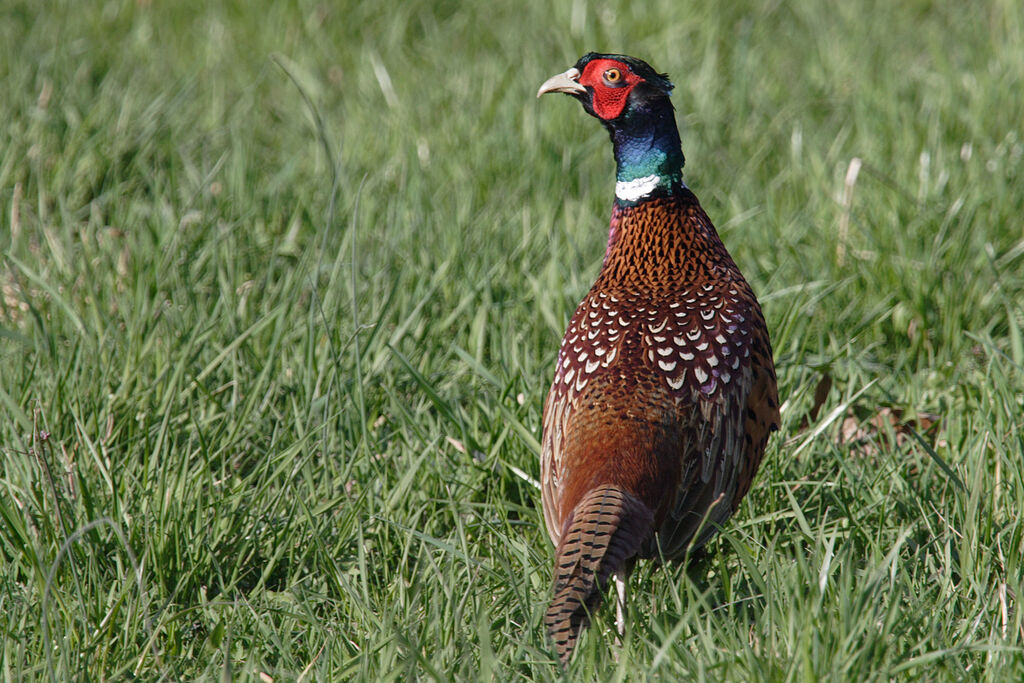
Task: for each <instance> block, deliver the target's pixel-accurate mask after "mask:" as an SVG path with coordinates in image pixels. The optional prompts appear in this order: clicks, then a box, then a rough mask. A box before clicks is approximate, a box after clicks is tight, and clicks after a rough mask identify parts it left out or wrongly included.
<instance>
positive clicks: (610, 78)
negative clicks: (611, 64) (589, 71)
mask: <svg viewBox="0 0 1024 683" xmlns="http://www.w3.org/2000/svg"><path fill="white" fill-rule="evenodd" d="M601 75H602V76H603V77H604V82H605V83H607V84H609V85H618V84H619V83H620V82H621V81H622V72H621V71H619V70H618V69H608V70H606V71H605V72H604V73H603V74H601Z"/></svg>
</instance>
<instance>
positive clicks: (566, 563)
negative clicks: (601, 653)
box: [544, 486, 654, 665]
mask: <svg viewBox="0 0 1024 683" xmlns="http://www.w3.org/2000/svg"><path fill="white" fill-rule="evenodd" d="M570 519H571V522H570V524H569V528H568V530H566V532H565V533H564V534H562V539H561V541H560V542H559V544H558V548H557V550H556V553H555V588H554V598H552V600H551V604H550V605H549V606H548V611H547V614H546V615H545V617H544V624H545V625H546V626H547V629H548V635H549V636H550V637H551V640H552V641H553V642H554V644H555V650H556V651H557V652H558V657H559V659H561V661H562V664H563V665H564V664H565V663H566V662H568V661H569V657H570V655H572V651H573V648H575V647H576V641H577V640H578V639H579V636H580V631H581V630H582V629H583V627H584V626H586V624H587V620H588V616H589V613H590V612H591V611H592V610H594V609H595V608H596V607H597V606H598V605H599V604H600V602H601V593H602V591H603V589H604V587H605V584H606V583H607V581H608V577H609V576H611V575H612V573H613V572H615V571H618V570H623V569H625V568H626V565H627V563H628V562H629V560H630V559H632V558H633V556H634V555H636V554H637V552H638V551H639V550H640V547H641V545H642V544H643V543H644V541H646V540H647V538H648V537H649V536H650V534H651V527H652V525H653V522H654V516H653V515H652V513H651V510H650V508H648V507H647V506H646V505H644V504H643V503H642V502H641V501H640V500H638V499H637V498H634V497H633V496H631V495H630V494H628V493H626V492H625V491H623V490H622V489H620V488H617V487H615V486H600V487H598V488H595V489H591V490H590V491H589V492H588V493H587V495H585V496H584V497H583V500H582V501H580V503H579V505H577V506H576V508H575V509H574V510H573V511H572V517H571V518H570Z"/></svg>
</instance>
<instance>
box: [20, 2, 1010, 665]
mask: <svg viewBox="0 0 1024 683" xmlns="http://www.w3.org/2000/svg"><path fill="white" fill-rule="evenodd" d="M591 50H595V51H606V52H623V53H628V54H632V55H635V56H637V57H640V58H642V59H645V60H648V61H649V62H651V63H652V64H653V65H654V66H655V67H656V68H657V69H659V70H661V71H666V72H668V73H669V75H670V76H671V77H672V79H673V81H674V82H675V84H676V90H675V92H674V95H673V99H674V102H675V106H676V115H677V119H678V121H679V124H680V132H681V137H682V143H683V151H684V153H685V154H686V158H687V166H686V169H685V179H686V182H687V184H688V185H689V186H690V187H691V189H693V190H694V191H695V193H696V194H697V196H698V197H700V199H701V201H702V203H703V204H704V206H705V208H706V210H707V211H708V213H709V215H710V216H711V218H712V220H713V221H715V223H716V225H717V226H718V229H719V231H720V233H721V235H722V237H723V240H724V241H725V243H726V245H727V246H728V248H729V249H730V251H731V252H732V254H733V256H734V258H735V259H736V261H737V262H738V263H739V265H740V267H741V268H742V269H743V271H744V273H745V274H746V276H747V278H748V279H749V280H750V281H751V283H752V285H753V286H754V289H755V291H756V292H757V293H758V296H759V297H760V299H761V301H762V303H763V306H764V309H765V314H766V318H767V320H768V324H769V328H770V330H771V333H772V338H773V343H774V346H775V354H776V364H777V366H778V369H779V380H780V393H781V395H782V399H783V401H784V402H785V406H784V410H783V422H784V427H783V430H782V433H781V435H779V436H777V437H775V439H774V440H773V441H772V443H771V445H770V446H769V452H768V455H767V456H766V460H765V464H764V465H763V467H762V471H761V474H760V475H759V478H758V480H757V482H755V485H754V489H753V491H752V493H751V494H750V495H749V496H748V497H747V499H746V500H745V501H744V503H743V506H742V507H741V510H740V512H739V513H738V514H737V516H736V517H735V518H734V520H733V521H732V522H730V525H729V527H728V528H727V529H726V533H725V534H723V536H722V537H721V538H720V539H719V540H716V541H715V542H714V543H713V544H712V546H711V547H710V549H709V553H708V556H707V557H706V558H704V559H702V560H700V561H699V562H696V563H692V564H691V565H690V566H670V567H666V568H664V569H662V570H657V569H654V568H653V567H641V568H639V569H638V571H637V573H636V574H635V575H634V577H633V580H632V586H633V590H634V595H635V596H636V598H635V600H634V601H633V603H632V604H631V606H630V611H631V619H630V621H631V623H632V624H633V626H632V627H631V630H630V632H629V633H628V634H627V637H626V639H625V642H624V644H623V646H622V648H621V649H619V648H616V647H615V646H614V644H613V641H614V638H613V637H612V636H611V635H609V634H608V630H609V628H610V626H609V625H610V623H611V621H610V619H609V614H608V613H607V608H603V609H602V610H601V611H599V613H598V614H597V615H595V619H596V621H597V623H598V628H594V629H591V631H590V632H589V633H588V635H587V636H586V637H585V640H584V641H583V643H582V645H581V648H580V652H579V654H578V656H577V658H576V661H575V663H574V665H573V666H574V667H576V668H579V669H580V672H584V671H586V672H592V671H597V672H605V673H599V675H600V676H602V677H604V676H605V675H607V676H608V677H611V676H613V675H617V676H619V677H620V678H621V677H626V676H630V677H632V676H634V675H636V672H646V675H649V676H651V677H655V678H658V677H661V678H668V679H679V678H684V677H686V678H701V677H703V676H707V677H714V678H719V679H722V678H724V679H725V680H737V679H739V680H751V679H769V680H782V679H786V680H788V679H791V678H814V679H817V678H822V677H834V678H839V679H852V678H861V679H872V678H882V679H889V678H899V677H903V676H908V677H924V678H933V677H934V678H947V677H948V678H955V679H962V678H975V677H978V678H979V679H988V680H1016V679H1019V678H1021V677H1022V676H1024V650H1022V645H1024V626H1022V616H1021V614H1020V611H1019V608H1018V602H1017V596H1018V595H1019V594H1020V591H1021V589H1022V588H1024V586H1022V577H1021V573H1020V565H1019V559H1020V557H1021V555H1022V553H1024V547H1022V545H1024V540H1022V539H1024V528H1022V526H1021V522H1020V516H1021V513H1022V508H1024V473H1022V459H1021V454H1022V451H1024V436H1022V434H1024V432H1022V420H1021V415H1022V414H1024V381H1022V374H1021V373H1022V367H1024V341H1022V329H1024V275H1022V273H1024V223H1022V221H1021V215H1022V213H1024V191H1022V189H1021V188H1022V183H1021V173H1022V170H1024V163H1022V157H1024V130H1022V128H1024V98H1022V95H1021V93H1022V92H1024V9H1022V6H1021V5H1020V3H1019V2H1015V1H1011V0H991V1H988V2H977V3H932V2H924V1H913V2H904V3H889V2H875V1H872V0H867V1H865V2H856V3H851V2H832V1H828V2H812V1H806V2H799V1H798V2H789V3H783V2H735V3H711V4H693V6H690V5H684V4H680V3H677V2H669V1H667V0H666V1H658V0H654V1H651V2H646V3H631V2H614V1H608V2H588V1H585V0H576V1H574V2H565V3H539V2H523V1H522V0H519V1H517V2H504V1H502V0H497V1H495V2H490V3H486V4H476V3H459V2H443V1H442V2H427V1H425V0H423V1H420V0H411V1H409V2H401V3H398V2H381V3H369V2H364V3H358V2H333V3H329V2H313V1H302V0H296V1H293V2H250V3H232V2H217V1H211V2H193V1H182V2H174V3H166V2H150V1H146V0H131V1H110V2H99V1H88V2H80V1H79V2H70V1H67V2H59V1H46V2H17V1H8V2H5V3H3V6H2V7H0V84H2V93H3V95H2V97H0V210H2V211H0V249H2V256H0V415H2V416H3V419H0V453H2V454H3V457H2V458H0V460H2V464H0V613H2V614H4V615H5V619H4V620H0V629H2V630H3V646H2V648H3V649H2V655H0V660H2V662H3V664H2V667H0V668H2V670H3V672H4V676H5V677H8V678H12V679H19V678H23V677H33V678H35V677H41V676H46V675H52V676H54V677H56V678H61V679H63V678H70V677H72V676H76V677H88V678H120V677H126V676H129V675H135V676H138V677H140V678H143V679H158V678H171V679H197V678H206V677H214V676H219V677H222V678H224V677H230V676H234V675H237V676H239V677H242V678H254V677H264V679H267V678H269V679H274V680H293V679H324V680H334V679H343V678H363V679H366V678H369V679H382V680H405V679H408V678H424V679H440V680H448V679H472V678H492V677H494V678H498V679H501V680H505V679H514V678H519V679H528V680H546V679H550V678H558V677H559V676H560V675H561V674H560V673H559V669H558V668H557V666H556V664H555V659H554V657H553V656H552V653H551V651H550V648H549V647H548V645H547V643H546V641H545V639H544V635H543V630H542V626H541V615H542V610H543V606H544V604H545V602H546V600H547V596H548V591H549V580H550V576H549V572H550V561H551V555H552V550H551V548H550V547H549V545H548V541H547V539H546V535H545V534H544V532H543V530H542V526H543V525H542V524H541V523H540V498H539V492H538V491H537V489H536V488H535V482H536V479H537V477H538V467H537V452H538V443H537V439H538V438H539V435H540V411H541V407H542V403H543V399H544V396H545V393H546V391H547V387H548V384H549V382H550V379H551V376H552V373H553V364H554V359H555V355H556V353H557V349H558V345H559V341H560V338H561V334H562V332H563V330H564V326H565V323H566V321H567V319H568V316H569V315H570V314H571V312H572V311H573V310H574V308H575V306H576V303H577V302H578V301H579V299H580V298H581V297H582V296H583V294H584V293H585V292H586V291H587V289H588V288H589V286H590V283H591V282H592V281H593V278H594V277H595V275H596V273H597V269H598V267H599V266H600V262H601V258H602V256H603V254H604V244H605V240H606V238H607V221H608V214H609V211H610V207H611V202H612V198H613V184H614V180H613V171H614V163H613V159H612V155H611V148H610V145H609V142H608V138H607V134H606V133H605V132H604V130H603V129H602V128H601V127H600V125H599V124H598V123H597V122H596V121H594V120H593V119H591V118H589V117H587V116H586V115H585V114H583V112H582V111H581V110H580V107H579V106H578V104H577V103H575V102H573V101H572V100H571V99H570V98H545V99H544V100H543V101H538V100H536V98H535V93H536V90H537V87H538V86H539V85H540V83H541V82H542V81H544V80H545V79H546V78H547V77H549V76H551V75H553V74H555V73H557V72H560V71H564V70H565V69H566V68H568V67H569V66H571V65H572V64H573V63H574V62H575V61H576V59H577V58H578V57H579V56H580V55H581V54H583V53H585V52H587V51H591ZM613 652H618V655H617V657H618V658H617V659H615V658H614V657H613ZM580 675H583V674H582V673H581V674H580ZM588 675H590V674H588Z"/></svg>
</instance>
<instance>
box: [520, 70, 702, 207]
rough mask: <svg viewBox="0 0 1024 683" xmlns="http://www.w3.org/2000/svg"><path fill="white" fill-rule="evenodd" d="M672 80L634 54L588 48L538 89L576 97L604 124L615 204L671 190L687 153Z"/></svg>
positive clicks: (679, 179) (679, 184) (675, 186)
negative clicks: (612, 159) (612, 160)
mask: <svg viewBox="0 0 1024 683" xmlns="http://www.w3.org/2000/svg"><path fill="white" fill-rule="evenodd" d="M672 88H673V85H672V82H671V81H670V80H669V79H668V76H667V75H666V74H659V73H658V72H657V71H655V70H654V69H653V68H652V67H651V65H650V64H648V63H647V62H645V61H643V60H640V59H637V58H635V57H628V56H626V55H616V54H598V53H596V52H590V53H587V54H585V55H583V56H582V57H580V59H579V61H578V62H576V64H575V66H573V67H572V68H570V69H569V70H567V71H564V72H562V73H560V74H558V75H556V76H552V77H551V78H549V79H548V80H547V81H545V82H544V84H543V85H541V86H540V89H539V90H538V91H537V96H538V97H540V96H541V95H544V94H546V93H553V92H560V93H566V94H568V95H571V96H573V97H575V98H576V99H577V100H579V101H580V103H581V104H582V105H583V109H584V110H585V111H586V112H587V113H588V114H590V115H591V116H593V117H595V118H597V119H598V120H599V121H601V123H602V124H604V126H605V128H607V129H608V132H609V134H610V135H611V139H612V146H613V149H614V152H615V162H616V165H617V169H616V184H615V197H616V200H617V201H618V203H619V204H624V205H634V204H636V203H638V202H640V201H643V200H647V199H653V198H655V197H664V196H667V195H671V194H675V193H677V192H678V190H679V189H680V188H681V187H684V186H683V183H682V178H683V164H684V163H685V158H684V157H683V152H682V150H681V149H680V143H679V131H678V129H677V128H676V121H675V115H674V110H673V107H672V102H671V100H670V99H669V96H670V94H671V93H672Z"/></svg>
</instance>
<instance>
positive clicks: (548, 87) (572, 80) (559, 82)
mask: <svg viewBox="0 0 1024 683" xmlns="http://www.w3.org/2000/svg"><path fill="white" fill-rule="evenodd" d="M579 77H580V70H579V69H577V68H576V67H573V68H571V69H569V70H568V71H566V72H564V73H560V74H558V75H557V76H552V77H551V78H549V79H548V80H546V81H544V83H543V85H541V86H540V90H538V91H537V97H540V96H541V95H543V94H545V93H549V92H564V93H567V94H569V95H582V94H583V93H585V92H587V89H586V88H584V87H583V86H582V85H580V84H579Z"/></svg>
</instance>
